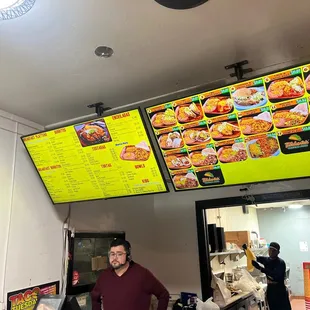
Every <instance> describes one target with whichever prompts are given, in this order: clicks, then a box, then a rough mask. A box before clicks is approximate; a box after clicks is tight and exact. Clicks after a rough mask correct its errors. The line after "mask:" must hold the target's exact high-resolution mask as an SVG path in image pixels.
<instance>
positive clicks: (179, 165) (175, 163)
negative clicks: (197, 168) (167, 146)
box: [164, 152, 192, 170]
mask: <svg viewBox="0 0 310 310" xmlns="http://www.w3.org/2000/svg"><path fill="white" fill-rule="evenodd" d="M164 159H165V162H166V164H167V167H168V169H170V170H178V169H186V168H190V167H191V166H192V163H191V161H190V159H189V156H188V153H187V152H176V153H166V154H164Z"/></svg>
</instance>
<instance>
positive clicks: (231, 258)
mask: <svg viewBox="0 0 310 310" xmlns="http://www.w3.org/2000/svg"><path fill="white" fill-rule="evenodd" d="M205 212H206V214H205V215H206V222H207V223H206V224H207V225H208V228H207V229H208V239H209V251H210V264H211V270H212V277H213V280H212V281H213V282H214V280H215V282H216V283H217V281H220V283H222V284H223V283H224V282H225V284H226V288H227V289H228V290H230V291H231V292H232V296H233V295H235V296H233V297H231V298H230V300H227V299H226V300H224V299H225V296H224V295H225V293H224V292H223V291H222V296H220V297H219V296H217V294H216V293H215V292H216V290H214V301H215V302H217V303H218V304H219V305H220V306H222V307H221V309H225V310H226V309H238V310H239V309H268V305H267V304H266V300H265V299H264V296H265V291H266V289H267V279H266V275H264V274H263V273H261V272H260V271H258V270H256V269H254V270H253V271H251V272H250V273H249V274H250V275H251V278H252V279H255V281H256V292H254V295H255V297H256V301H255V302H254V301H253V302H252V306H251V305H249V307H248V308H246V307H245V308H242V307H240V308H238V306H237V308H235V307H236V306H234V307H230V304H231V305H233V304H235V301H236V300H238V299H240V298H241V297H242V296H245V297H247V296H248V295H249V292H248V291H251V290H255V285H254V289H253V287H251V289H247V288H246V287H244V284H245V283H243V287H242V285H241V283H240V279H241V278H242V279H244V278H245V276H247V275H245V274H244V271H245V270H247V256H246V253H245V251H244V250H243V249H242V246H243V245H244V244H247V245H248V246H249V247H250V248H251V250H252V252H253V253H254V255H255V256H256V257H257V256H268V245H269V244H270V243H271V242H278V243H279V244H280V245H281V251H280V255H279V256H280V258H282V259H283V260H284V261H285V262H286V282H285V285H286V287H287V289H288V292H289V297H290V300H291V305H292V309H293V310H299V309H306V308H305V301H304V273H303V263H304V262H307V261H309V253H308V244H309V242H310V226H309V218H310V200H303V201H289V202H277V203H267V204H259V205H254V204H253V205H250V206H238V207H226V208H225V207H223V208H214V209H207V210H205ZM218 279H220V280H218ZM247 281H248V282H247V283H250V282H251V279H250V278H248V279H247ZM216 287H217V288H218V287H219V286H218V285H217V286H216ZM224 289H225V288H224ZM240 289H242V290H240ZM241 291H242V292H241ZM237 292H239V293H237ZM252 293H253V291H252ZM259 296H261V298H260V297H259ZM221 302H222V303H223V305H221Z"/></svg>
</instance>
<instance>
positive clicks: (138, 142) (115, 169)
mask: <svg viewBox="0 0 310 310" xmlns="http://www.w3.org/2000/svg"><path fill="white" fill-rule="evenodd" d="M22 141H23V143H24V145H25V147H26V149H27V151H28V152H29V155H30V157H31V158H32V161H33V163H34V165H35V167H36V168H37V171H38V172H39V175H40V177H41V179H42V181H43V183H44V185H45V187H46V189H47V191H48V193H49V195H50V197H51V199H52V201H53V202H54V203H55V204H57V203H65V202H77V201H85V200H94V199H103V198H104V199H105V198H113V197H124V196H134V195H142V194H153V193H161V192H167V186H166V183H165V181H164V178H163V175H162V172H161V170H160V168H159V165H158V162H157V159H156V157H155V153H154V150H153V148H152V145H151V143H150V140H149V138H148V135H147V132H146V130H145V126H144V124H143V120H142V118H141V114H140V111H139V110H138V109H136V110H132V111H128V112H124V113H120V114H116V115H111V116H107V117H102V118H99V119H96V120H93V121H89V122H85V123H82V124H76V125H72V126H68V127H64V128H59V129H55V130H51V131H47V132H42V133H38V134H34V135H29V136H24V137H22Z"/></svg>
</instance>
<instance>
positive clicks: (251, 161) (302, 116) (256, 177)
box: [146, 64, 310, 190]
mask: <svg viewBox="0 0 310 310" xmlns="http://www.w3.org/2000/svg"><path fill="white" fill-rule="evenodd" d="M309 99H310V65H309V64H307V65H303V66H300V67H296V68H292V69H289V70H285V71H281V72H278V73H274V74H270V75H268V76H263V77H260V78H256V79H253V80H249V81H245V82H241V83H238V84H234V85H230V86H228V87H224V88H221V89H215V90H212V91H207V92H204V93H200V94H197V95H194V96H191V97H187V98H183V99H180V100H175V101H172V102H168V103H165V104H160V105H157V106H152V107H149V108H147V109H146V111H147V114H148V116H149V120H150V122H151V124H152V127H153V130H154V133H155V135H156V138H157V141H158V144H159V147H160V148H161V151H162V155H163V157H164V159H165V162H166V165H167V168H168V170H169V173H170V176H171V178H172V181H173V184H174V187H175V189H176V190H187V189H198V188H206V187H214V186H227V185H237V184H247V183H257V182H265V181H275V180H284V179H294V178H304V177H309V176H310V164H309V163H310V152H309V151H310V145H309V141H310V117H309Z"/></svg>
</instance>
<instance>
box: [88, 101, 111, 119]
mask: <svg viewBox="0 0 310 310" xmlns="http://www.w3.org/2000/svg"><path fill="white" fill-rule="evenodd" d="M87 107H88V108H90V109H92V108H95V112H96V114H97V115H98V117H101V116H102V115H103V113H104V112H105V111H108V110H111V108H110V107H106V108H105V107H104V103H103V102H97V103H93V104H89V105H88V106H87Z"/></svg>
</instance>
